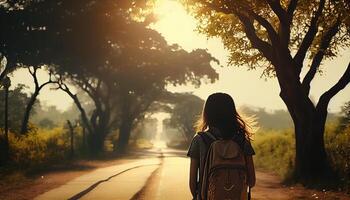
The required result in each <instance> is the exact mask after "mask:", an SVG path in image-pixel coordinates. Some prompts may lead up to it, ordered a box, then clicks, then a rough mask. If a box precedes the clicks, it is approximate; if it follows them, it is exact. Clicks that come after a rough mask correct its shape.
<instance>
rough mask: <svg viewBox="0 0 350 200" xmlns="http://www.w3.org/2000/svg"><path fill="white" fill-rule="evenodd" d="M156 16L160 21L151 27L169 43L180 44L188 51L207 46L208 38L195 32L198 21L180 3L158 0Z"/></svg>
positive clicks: (155, 9)
mask: <svg viewBox="0 0 350 200" xmlns="http://www.w3.org/2000/svg"><path fill="white" fill-rule="evenodd" d="M154 14H155V15H156V18H157V19H158V21H157V22H156V23H154V24H152V25H151V26H150V27H151V28H152V29H155V30H157V31H158V32H160V33H161V34H162V35H163V36H164V37H165V38H166V40H167V41H168V42H169V43H171V44H173V43H177V44H180V45H181V47H182V48H184V49H185V50H187V51H191V50H193V49H196V48H205V46H206V45H207V44H206V37H205V36H203V35H201V34H199V33H198V32H196V31H195V30H196V28H197V26H196V19H194V17H192V16H190V15H189V14H188V13H187V12H186V9H185V8H184V6H183V5H182V4H181V3H180V2H178V1H175V0H157V1H156V3H155V7H154ZM179 28H180V29H181V30H180V29H179Z"/></svg>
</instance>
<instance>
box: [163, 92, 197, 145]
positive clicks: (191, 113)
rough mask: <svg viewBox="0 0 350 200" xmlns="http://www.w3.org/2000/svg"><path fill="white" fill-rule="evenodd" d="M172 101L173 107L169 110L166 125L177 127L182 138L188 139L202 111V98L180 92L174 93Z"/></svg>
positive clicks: (191, 135) (193, 131)
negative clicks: (168, 118)
mask: <svg viewBox="0 0 350 200" xmlns="http://www.w3.org/2000/svg"><path fill="white" fill-rule="evenodd" d="M173 101H174V107H173V109H172V110H171V111H170V115H171V117H170V120H169V124H168V125H170V126H171V127H173V128H176V129H178V130H179V131H180V132H182V134H183V135H182V136H183V137H184V139H185V140H186V141H190V140H191V138H192V137H193V134H194V133H195V132H196V130H195V128H194V126H195V122H196V120H197V119H198V118H199V116H200V114H201V112H202V108H203V105H204V100H203V99H201V98H199V97H198V96H196V95H193V94H189V93H183V94H182V93H180V94H176V95H174V99H173Z"/></svg>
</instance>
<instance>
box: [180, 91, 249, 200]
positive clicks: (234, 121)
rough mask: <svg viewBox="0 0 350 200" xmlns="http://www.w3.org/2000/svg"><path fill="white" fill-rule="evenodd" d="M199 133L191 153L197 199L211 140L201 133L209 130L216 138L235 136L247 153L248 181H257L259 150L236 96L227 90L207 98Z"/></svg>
mask: <svg viewBox="0 0 350 200" xmlns="http://www.w3.org/2000/svg"><path fill="white" fill-rule="evenodd" d="M197 131H198V133H197V134H196V135H195V136H194V137H193V139H192V142H191V145H190V148H189V150H188V153H187V156H189V157H190V158H191V164H190V180H189V184H190V190H191V193H192V196H193V199H196V200H204V199H201V195H200V192H201V191H200V190H201V187H202V179H203V172H204V165H205V160H206V155H207V152H208V148H209V147H208V145H207V142H206V141H204V140H205V139H204V137H201V136H200V134H204V132H209V133H210V134H211V135H212V136H215V138H222V139H233V140H234V141H235V142H236V143H237V144H238V145H239V147H240V149H241V150H242V151H243V153H244V157H245V161H246V169H247V183H246V184H247V185H248V186H249V187H250V188H251V187H253V186H254V185H255V170H254V164H253V159H252V156H253V155H254V154H255V152H254V150H253V148H252V146H251V144H250V135H251V133H250V132H249V131H248V130H247V125H246V123H245V122H244V121H243V120H242V118H241V117H240V115H239V114H238V113H237V111H236V107H235V104H234V101H233V99H232V97H231V96H230V95H228V94H225V93H214V94H212V95H210V96H209V97H208V99H207V100H206V102H205V105H204V108H203V111H202V116H201V119H200V120H199V122H198V124H197Z"/></svg>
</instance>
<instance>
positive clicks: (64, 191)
mask: <svg viewBox="0 0 350 200" xmlns="http://www.w3.org/2000/svg"><path fill="white" fill-rule="evenodd" d="M136 153H139V154H143V155H142V156H140V157H141V158H140V159H138V161H136V162H130V163H126V164H120V165H115V166H111V167H105V168H99V169H97V170H95V171H93V172H90V173H88V174H85V175H83V176H80V177H78V178H76V179H73V180H72V181H69V182H68V183H66V184H64V185H62V186H60V187H58V188H55V189H53V190H50V191H48V192H46V193H44V194H41V195H39V196H37V197H36V198H35V199H36V200H61V199H72V200H74V199H83V200H89V199H94V200H96V199H103V200H104V199H105V200H108V199H113V200H127V199H138V198H140V197H137V195H140V192H141V191H143V192H144V191H145V188H146V186H147V184H146V183H148V184H152V185H154V184H153V183H150V181H149V180H151V178H152V177H153V176H155V175H156V173H157V177H160V178H159V179H157V181H159V184H158V185H159V187H157V188H155V189H156V191H152V195H153V197H152V199H155V200H156V199H169V200H171V199H191V195H190V193H189V190H188V187H187V186H188V184H187V183H188V181H187V180H188V176H187V172H188V167H189V160H188V159H187V158H185V154H184V152H183V151H177V150H171V149H166V150H160V149H152V150H149V151H147V152H136ZM147 195H148V194H147ZM148 196H149V195H148Z"/></svg>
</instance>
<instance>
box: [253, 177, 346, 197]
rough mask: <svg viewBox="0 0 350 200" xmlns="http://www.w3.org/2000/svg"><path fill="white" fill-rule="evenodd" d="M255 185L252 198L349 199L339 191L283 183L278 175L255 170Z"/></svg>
mask: <svg viewBox="0 0 350 200" xmlns="http://www.w3.org/2000/svg"><path fill="white" fill-rule="evenodd" d="M256 175H257V185H256V186H255V187H254V188H253V189H252V198H253V199H254V200H272V199H276V200H277V199H278V200H303V199H305V200H306V199H322V200H350V196H349V195H346V194H344V193H341V192H334V191H325V190H324V191H318V190H312V189H307V188H305V187H303V186H301V185H294V186H286V185H283V184H282V182H281V179H280V178H279V176H277V175H275V174H273V173H270V172H266V171H263V170H257V174H256Z"/></svg>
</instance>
